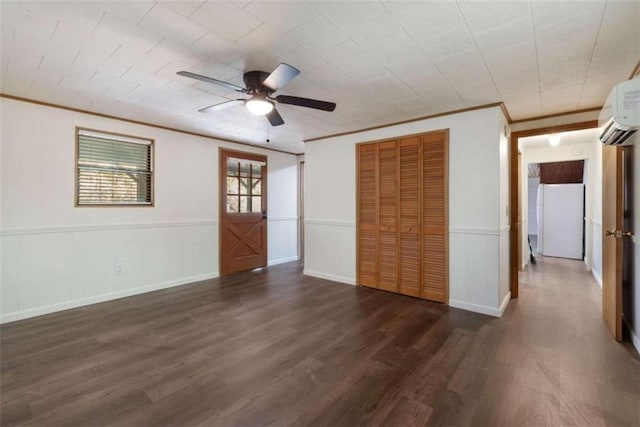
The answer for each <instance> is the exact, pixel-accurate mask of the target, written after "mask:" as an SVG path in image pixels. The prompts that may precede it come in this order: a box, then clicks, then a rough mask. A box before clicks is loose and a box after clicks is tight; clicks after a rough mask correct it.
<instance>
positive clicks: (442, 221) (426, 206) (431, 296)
mask: <svg viewBox="0 0 640 427" xmlns="http://www.w3.org/2000/svg"><path fill="white" fill-rule="evenodd" d="M447 165H448V133H447V132H433V133H429V134H425V135H423V136H422V192H423V200H422V278H423V279H422V287H423V288H422V297H423V298H425V299H428V300H432V301H439V302H443V303H446V302H447V300H448V275H449V265H448V256H447V254H448V238H447V236H448V230H447V228H448V216H449V213H448V195H447V192H448V189H447V182H448V166H447Z"/></svg>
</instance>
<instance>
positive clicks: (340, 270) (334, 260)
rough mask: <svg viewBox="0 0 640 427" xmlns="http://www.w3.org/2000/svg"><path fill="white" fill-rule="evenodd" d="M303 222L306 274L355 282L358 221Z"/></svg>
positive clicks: (338, 280) (344, 281) (314, 220)
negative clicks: (356, 222)
mask: <svg viewBox="0 0 640 427" xmlns="http://www.w3.org/2000/svg"><path fill="white" fill-rule="evenodd" d="M304 225H305V239H304V240H305V249H304V251H305V265H304V274H307V275H309V276H316V277H320V278H323V279H328V280H334V281H336V282H342V283H348V284H350V285H353V284H355V283H356V224H355V222H350V221H329V220H318V219H305V221H304ZM310 242H312V244H310Z"/></svg>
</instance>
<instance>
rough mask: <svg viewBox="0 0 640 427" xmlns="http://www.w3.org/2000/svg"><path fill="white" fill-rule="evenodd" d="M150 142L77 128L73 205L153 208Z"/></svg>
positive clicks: (151, 142) (151, 149) (151, 147)
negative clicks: (74, 200) (74, 199)
mask: <svg viewBox="0 0 640 427" xmlns="http://www.w3.org/2000/svg"><path fill="white" fill-rule="evenodd" d="M152 156H153V141H152V140H148V139H139V138H132V137H129V136H124V135H123V136H120V135H115V134H110V133H100V132H97V131H90V130H85V129H78V135H77V165H76V204H77V205H78V206H91V205H153V159H152Z"/></svg>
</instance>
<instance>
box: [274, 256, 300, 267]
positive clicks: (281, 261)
mask: <svg viewBox="0 0 640 427" xmlns="http://www.w3.org/2000/svg"><path fill="white" fill-rule="evenodd" d="M298 259H299V258H298V256H297V255H296V256H290V257H288V258H278V259H274V260H271V261H269V262H268V263H267V265H268V266H269V267H271V266H272V265H278V264H284V263H287V262H293V261H298Z"/></svg>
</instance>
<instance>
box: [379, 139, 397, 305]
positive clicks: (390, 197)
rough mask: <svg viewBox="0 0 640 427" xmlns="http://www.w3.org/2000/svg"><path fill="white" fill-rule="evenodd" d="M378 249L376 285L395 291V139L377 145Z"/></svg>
mask: <svg viewBox="0 0 640 427" xmlns="http://www.w3.org/2000/svg"><path fill="white" fill-rule="evenodd" d="M378 168H379V174H378V188H379V190H378V209H379V225H380V229H379V239H380V244H379V247H378V248H379V249H378V266H379V272H378V287H379V288H380V289H384V290H386V291H393V292H397V291H398V235H397V221H398V182H397V173H398V147H397V143H396V142H395V141H392V142H385V143H382V144H380V145H379V147H378Z"/></svg>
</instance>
